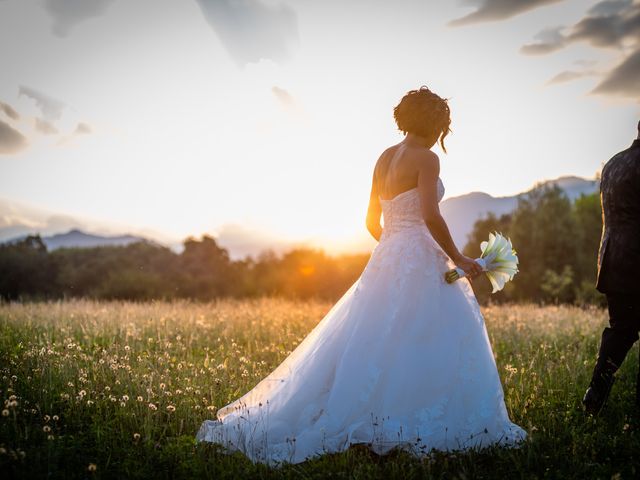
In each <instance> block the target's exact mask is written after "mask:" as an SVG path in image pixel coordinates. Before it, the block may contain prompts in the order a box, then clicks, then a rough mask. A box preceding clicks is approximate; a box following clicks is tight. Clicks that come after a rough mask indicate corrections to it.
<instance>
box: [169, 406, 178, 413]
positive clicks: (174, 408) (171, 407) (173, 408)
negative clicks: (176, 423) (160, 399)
mask: <svg viewBox="0 0 640 480" xmlns="http://www.w3.org/2000/svg"><path fill="white" fill-rule="evenodd" d="M167 411H168V412H175V411H176V407H174V406H173V405H167Z"/></svg>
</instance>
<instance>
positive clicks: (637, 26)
mask: <svg viewBox="0 0 640 480" xmlns="http://www.w3.org/2000/svg"><path fill="white" fill-rule="evenodd" d="M536 40H537V41H536V42H534V43H531V44H529V45H524V46H523V47H522V48H521V52H522V53H525V54H529V55H538V54H546V53H550V52H553V51H555V50H559V49H561V48H564V47H566V46H567V45H570V44H572V43H576V42H585V43H588V44H589V45H591V46H593V47H598V48H608V49H613V50H617V51H619V52H625V51H628V50H629V48H631V50H632V53H630V54H625V53H621V55H622V56H623V58H622V60H621V61H620V63H619V64H618V66H617V67H615V68H614V69H613V70H611V71H610V72H606V73H604V79H603V80H602V81H601V82H600V83H599V84H598V86H596V88H595V89H594V90H592V92H591V93H594V94H604V95H617V96H623V97H632V98H640V2H638V1H637V0H635V1H634V0H604V1H601V2H599V3H597V4H596V5H594V6H593V7H592V8H591V9H589V10H588V11H587V13H586V15H585V17H584V18H582V19H581V20H580V21H578V22H577V23H576V24H575V25H573V26H571V27H568V28H562V27H558V28H555V29H547V30H543V31H542V32H540V33H539V34H538V35H537V36H536ZM585 68H588V67H587V66H586V65H585ZM596 74H597V72H594V71H593V70H588V69H587V70H583V71H567V72H562V73H560V74H558V75H556V76H555V77H554V78H552V79H551V80H550V81H549V83H561V82H566V81H570V80H573V79H576V78H580V77H584V76H587V75H596Z"/></svg>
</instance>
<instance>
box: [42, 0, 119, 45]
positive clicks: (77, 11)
mask: <svg viewBox="0 0 640 480" xmlns="http://www.w3.org/2000/svg"><path fill="white" fill-rule="evenodd" d="M111 3H113V0H45V3H44V7H45V10H46V11H47V13H49V15H51V17H52V19H53V25H52V31H53V33H54V35H56V36H58V37H66V36H67V34H68V33H69V30H70V29H71V28H72V27H74V26H75V25H77V24H78V23H80V22H82V21H84V20H86V19H88V18H92V17H97V16H100V15H102V14H103V13H104V12H105V11H106V9H107V8H108V7H109V5H111Z"/></svg>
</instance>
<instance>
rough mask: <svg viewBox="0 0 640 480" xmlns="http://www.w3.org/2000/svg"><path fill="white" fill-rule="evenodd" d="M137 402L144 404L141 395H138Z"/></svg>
mask: <svg viewBox="0 0 640 480" xmlns="http://www.w3.org/2000/svg"><path fill="white" fill-rule="evenodd" d="M136 400H138V401H139V402H142V401H143V400H144V399H143V398H142V397H141V396H140V395H138V398H136Z"/></svg>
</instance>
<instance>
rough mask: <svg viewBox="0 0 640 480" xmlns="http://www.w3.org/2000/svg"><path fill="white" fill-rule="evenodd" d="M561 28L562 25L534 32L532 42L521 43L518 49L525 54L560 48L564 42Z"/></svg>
mask: <svg viewBox="0 0 640 480" xmlns="http://www.w3.org/2000/svg"><path fill="white" fill-rule="evenodd" d="M563 30H564V27H549V28H545V29H544V30H542V31H540V32H538V33H537V34H536V36H535V37H534V39H535V40H536V41H535V42H534V43H530V44H528V45H523V46H522V47H521V48H520V51H521V52H522V53H524V54H527V55H542V54H545V53H551V52H555V51H556V50H560V49H561V48H562V47H564V46H565V44H566V40H565V37H564V35H563V34H562V31H563Z"/></svg>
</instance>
